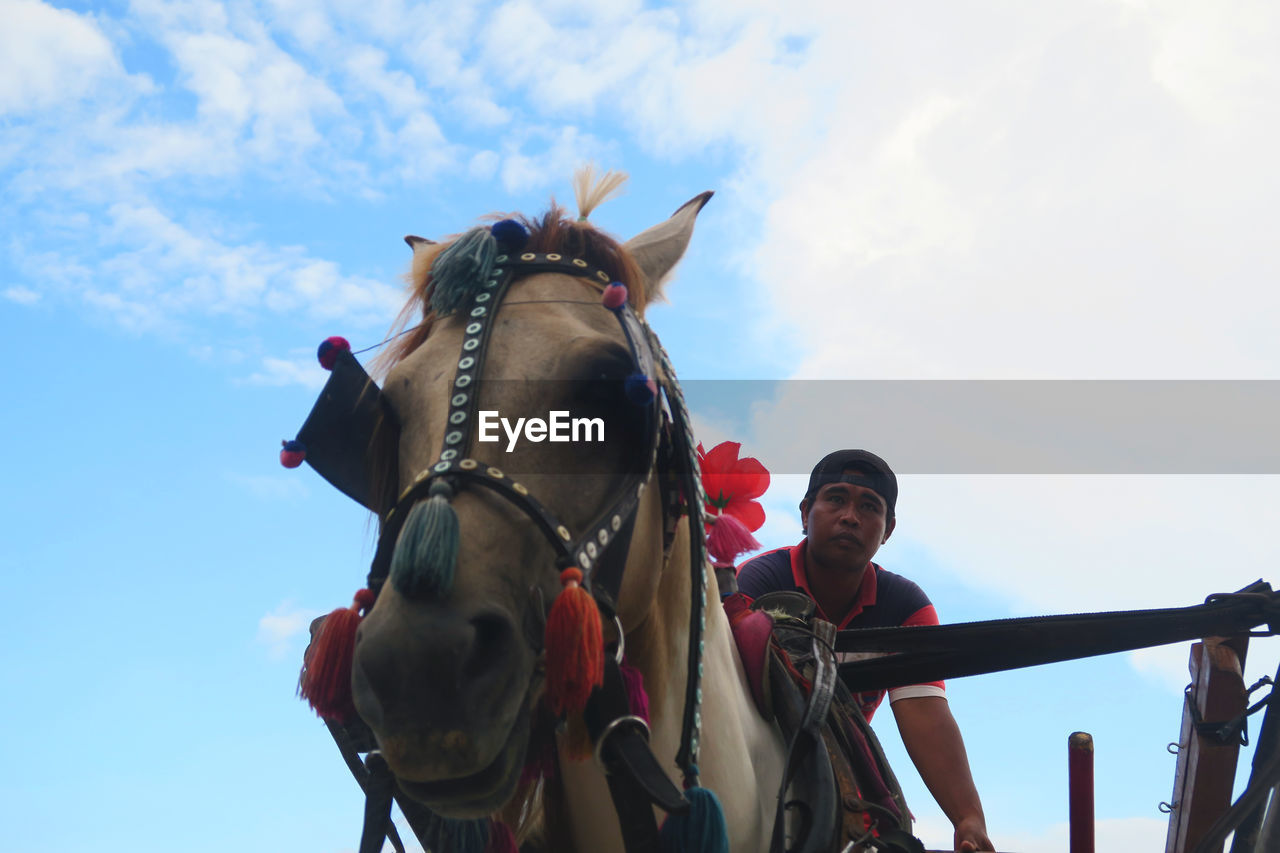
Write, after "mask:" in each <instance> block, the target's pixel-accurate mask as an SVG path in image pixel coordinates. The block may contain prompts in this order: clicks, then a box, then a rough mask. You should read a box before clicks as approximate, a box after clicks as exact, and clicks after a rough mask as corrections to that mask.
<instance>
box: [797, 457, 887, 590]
mask: <svg viewBox="0 0 1280 853" xmlns="http://www.w3.org/2000/svg"><path fill="white" fill-rule="evenodd" d="M844 473H846V474H859V473H861V472H859V471H856V470H853V469H848V470H846V471H845V472H844ZM800 514H801V517H802V519H803V520H804V523H805V525H806V527H807V530H808V536H809V544H808V550H809V555H810V556H811V557H812V558H813V559H814V560H816V561H817V562H818V563H819V564H821V565H823V566H825V567H828V568H835V569H842V570H845V571H850V572H854V571H858V570H859V569H861V568H863V567H864V566H866V565H867V563H869V562H870V561H871V558H872V557H874V556H875V554H876V551H877V550H879V548H880V546H881V545H882V544H884V542H885V541H886V540H887V539H888V538H889V534H890V533H892V532H893V527H894V522H895V520H894V519H890V518H889V517H888V506H887V505H886V504H885V502H884V498H882V497H880V495H878V494H877V493H876V492H874V491H872V490H871V489H868V488H866V487H864V486H855V485H853V484H852V483H827V484H826V485H825V486H823V487H822V488H821V489H819V490H818V493H817V494H816V495H814V496H813V500H812V501H802V502H801V503H800Z"/></svg>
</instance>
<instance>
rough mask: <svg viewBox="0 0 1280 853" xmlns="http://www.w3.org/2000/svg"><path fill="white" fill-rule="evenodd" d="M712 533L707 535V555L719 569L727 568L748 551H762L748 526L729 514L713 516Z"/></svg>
mask: <svg viewBox="0 0 1280 853" xmlns="http://www.w3.org/2000/svg"><path fill="white" fill-rule="evenodd" d="M711 520H712V522H713V523H712V525H711V532H710V533H708V534H707V553H709V554H710V555H711V559H712V560H713V561H714V562H715V565H716V567H717V568H727V567H729V566H732V565H733V564H734V561H735V560H737V559H738V557H740V556H742V555H743V554H745V553H747V552H748V551H757V550H759V549H760V543H759V542H757V541H756V538H755V537H754V536H752V535H751V531H750V530H748V529H747V526H746V525H745V524H743V523H742V522H741V521H739V520H738V519H736V518H734V517H733V516H732V515H729V514H728V513H724V514H722V515H717V516H713V518H712V519H711Z"/></svg>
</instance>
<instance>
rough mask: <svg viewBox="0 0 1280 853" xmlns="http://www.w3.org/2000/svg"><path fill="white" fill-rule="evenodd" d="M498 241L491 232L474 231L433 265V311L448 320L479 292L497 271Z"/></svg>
mask: <svg viewBox="0 0 1280 853" xmlns="http://www.w3.org/2000/svg"><path fill="white" fill-rule="evenodd" d="M497 253H498V241H497V240H495V239H493V234H491V233H490V232H489V229H488V228H472V229H471V230H470V231H468V232H467V233H466V234H463V235H462V236H461V237H459V238H458V239H457V240H454V241H453V242H452V243H450V244H449V246H448V248H446V249H445V250H444V251H442V252H441V253H440V255H439V256H438V257H437V258H436V259H435V261H434V262H433V263H432V264H431V310H432V311H435V312H436V315H437V316H439V317H448V316H449V315H450V314H452V313H453V312H454V311H457V310H458V309H459V308H461V307H462V306H463V305H464V304H465V303H466V301H467V300H468V299H470V298H471V297H472V296H474V295H475V294H476V292H477V291H479V289H480V286H481V284H482V283H483V282H484V280H485V279H487V278H488V277H489V272H490V270H492V269H493V258H494V256H495V255H496V254H497Z"/></svg>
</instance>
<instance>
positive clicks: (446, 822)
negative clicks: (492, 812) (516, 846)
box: [422, 812, 490, 853]
mask: <svg viewBox="0 0 1280 853" xmlns="http://www.w3.org/2000/svg"><path fill="white" fill-rule="evenodd" d="M429 814H430V817H429V818H428V819H427V825H426V827H425V832H424V833H423V834H424V836H425V837H424V838H423V839H422V840H423V842H424V843H425V844H426V845H427V849H428V850H430V851H431V853H436V851H440V853H444V851H449V853H485V850H486V848H488V846H489V832H490V830H489V818H487V817H486V818H477V819H475V820H453V819H451V818H447V817H440V815H438V814H435V813H434V812H431V813H429Z"/></svg>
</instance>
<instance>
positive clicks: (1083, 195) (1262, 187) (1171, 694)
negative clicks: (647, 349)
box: [0, 0, 1280, 853]
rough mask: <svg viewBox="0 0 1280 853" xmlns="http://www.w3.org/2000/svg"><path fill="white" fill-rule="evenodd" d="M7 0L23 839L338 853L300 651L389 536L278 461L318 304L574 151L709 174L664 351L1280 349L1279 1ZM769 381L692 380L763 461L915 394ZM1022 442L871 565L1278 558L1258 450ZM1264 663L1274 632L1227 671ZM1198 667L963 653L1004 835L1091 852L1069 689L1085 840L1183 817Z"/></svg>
mask: <svg viewBox="0 0 1280 853" xmlns="http://www.w3.org/2000/svg"><path fill="white" fill-rule="evenodd" d="M0 18H2V19H3V20H4V21H5V27H4V30H3V32H2V33H0V182H2V185H3V191H2V192H0V232H2V236H3V238H2V239H0V329H3V333H4V340H5V341H6V343H7V344H8V345H9V347H10V350H11V352H13V353H14V354H15V357H16V365H15V366H14V367H13V368H12V369H10V370H9V371H8V373H7V378H6V380H5V388H6V392H7V393H6V397H7V399H8V400H9V401H10V402H9V405H8V406H7V408H6V411H7V413H8V417H6V418H5V419H4V425H3V431H4V433H3V436H4V441H3V442H0V446H2V447H3V451H0V452H2V453H3V465H4V469H5V472H6V474H5V477H4V479H3V488H0V517H2V518H3V519H4V521H3V527H2V528H0V529H2V530H3V536H0V571H2V572H3V576H4V579H5V587H6V591H7V593H8V599H9V604H10V606H9V608H8V613H7V618H6V619H5V620H4V628H3V629H0V630H2V631H3V633H2V634H0V638H2V640H3V642H0V665H2V670H0V671H3V672H4V674H5V678H6V682H7V685H8V688H7V689H6V691H5V695H6V699H7V701H6V703H5V705H6V710H5V714H4V725H3V726H0V755H3V756H4V759H3V766H4V772H3V774H0V789H2V790H0V804H2V805H0V817H2V818H3V820H2V823H3V824H4V827H5V828H4V830H3V832H4V836H3V841H0V847H3V848H4V849H5V850H12V851H34V850H41V851H60V850H81V849H97V850H104V851H113V850H121V851H123V850H160V849H168V848H170V847H172V846H175V844H176V846H179V847H182V848H184V849H191V850H210V851H212V850H226V849H237V850H263V851H266V850H294V849H299V850H301V849H306V850H327V851H335V853H336V852H337V851H344V850H353V849H354V847H355V843H356V839H357V837H358V830H359V819H360V813H361V801H360V798H359V795H358V792H357V791H356V789H355V787H354V783H352V782H351V781H350V779H349V778H347V777H346V776H345V770H344V768H343V767H342V765H341V762H340V760H339V759H338V757H337V756H336V754H335V753H334V752H333V751H332V748H331V746H330V744H329V743H328V741H327V735H326V733H325V732H324V730H323V728H322V726H321V725H320V724H319V723H318V722H317V721H316V720H315V719H314V718H313V717H311V716H310V715H309V714H308V712H307V711H306V709H305V707H304V706H303V705H301V704H300V703H299V702H297V700H296V699H295V698H294V695H293V690H294V683H295V679H296V674H297V668H298V663H299V660H300V655H301V651H302V647H303V633H304V632H305V625H306V623H307V622H308V621H309V620H310V618H312V617H313V616H314V615H317V614H319V613H321V612H325V611H327V610H329V609H330V608H332V607H334V606H336V605H338V604H340V603H344V602H345V601H346V600H349V597H350V595H351V593H352V592H353V591H354V589H355V588H356V587H357V586H358V585H359V583H360V581H361V580H362V578H363V575H364V572H365V569H366V563H367V560H368V558H369V556H370V554H371V543H372V539H371V534H370V527H369V524H368V522H367V518H366V516H365V514H364V513H363V512H362V511H360V510H359V508H358V507H356V506H354V505H353V504H351V503H350V502H349V501H347V500H346V499H345V498H343V497H342V496H341V495H339V494H338V493H336V492H334V491H333V490H331V489H329V488H328V487H326V486H325V485H324V484H323V483H322V482H321V481H320V480H319V479H318V478H317V477H316V476H314V474H313V473H312V472H310V471H308V470H305V469H303V470H299V471H293V472H289V471H284V470H282V469H281V468H280V467H279V466H278V464H277V462H276V452H277V449H278V446H279V440H280V439H281V438H284V437H290V436H292V435H293V434H294V432H295V431H296V429H297V427H298V426H299V425H300V424H301V421H302V419H303V418H304V417H305V415H306V412H307V411H308V409H309V407H310V404H311V402H312V400H313V398H314V395H315V392H316V390H317V389H318V387H319V385H320V384H321V383H322V382H323V372H322V371H321V370H320V368H319V367H317V366H316V365H315V361H314V349H315V346H316V344H317V343H318V342H319V341H320V340H322V339H323V338H325V337H326V336H328V335H331V334H342V335H345V336H346V337H348V338H349V339H351V340H352V342H353V343H355V344H356V346H357V347H359V346H363V345H368V344H372V343H376V342H377V341H378V340H380V339H381V338H382V336H383V334H384V332H385V330H386V329H387V327H388V326H389V325H390V322H391V319H392V317H393V315H394V313H395V311H396V310H397V309H398V307H399V305H400V301H401V298H402V297H401V294H400V286H401V285H400V278H399V277H400V275H401V274H402V273H403V272H404V270H405V268H406V266H407V262H408V250H407V249H406V248H405V246H404V245H403V243H402V242H401V237H402V236H403V235H404V234H406V233H417V234H421V235H423V236H427V237H439V236H443V235H447V234H451V233H456V232H458V231H461V230H463V229H465V228H467V227H468V226H470V225H471V224H472V223H473V222H474V220H475V219H476V218H477V217H479V216H482V215H484V214H486V213H489V212H492V211H513V210H522V211H525V212H528V213H536V212H538V211H540V210H542V209H543V208H544V207H545V205H546V203H547V200H548V199H549V198H550V197H551V196H552V195H555V196H556V197H557V198H560V199H561V200H565V201H567V200H569V199H570V198H571V192H570V190H569V176H570V174H571V172H572V171H573V169H574V168H575V167H576V166H577V165H579V164H580V163H583V162H586V161H595V162H597V163H599V164H600V165H601V166H604V167H607V168H619V169H624V170H626V171H628V172H629V173H630V174H631V180H630V182H629V184H628V186H627V189H626V192H625V194H624V195H623V196H622V197H621V198H619V199H618V200H616V201H612V202H610V203H608V204H606V205H605V206H604V207H602V208H601V209H600V211H599V212H598V214H596V215H595V216H594V217H593V218H594V219H595V220H596V221H597V224H598V225H599V226H601V227H603V228H605V229H607V230H609V231H611V232H613V233H615V234H618V235H619V236H622V237H627V236H630V235H632V234H634V233H636V232H638V231H639V230H641V229H642V228H644V227H646V226H647V225H649V224H652V223H653V222H656V221H657V220H659V219H661V218H663V217H665V216H666V215H668V214H669V213H670V212H671V211H672V210H674V209H675V207H677V206H678V205H679V204H680V203H682V202H683V201H685V200H686V199H688V198H690V197H692V196H693V195H695V194H697V193H698V192H701V191H703V190H706V189H714V190H716V191H717V195H716V197H715V198H714V199H713V200H712V202H711V203H710V205H708V207H707V208H706V210H705V211H704V213H703V215H702V216H701V221H700V222H699V225H698V232H697V234H696V235H695V237H694V241H693V245H692V246H691V248H690V252H689V254H688V256H687V257H686V260H685V262H684V264H683V266H682V267H681V268H680V271H679V274H678V276H677V278H676V280H675V281H674V282H673V284H672V285H671V287H670V288H669V289H668V297H669V302H668V303H667V304H664V305H661V306H658V307H657V308H655V309H654V310H652V311H651V313H650V321H651V323H652V324H653V326H654V327H655V329H656V331H657V332H658V334H659V335H660V336H661V337H662V339H663V341H664V343H665V345H666V346H667V348H668V350H669V351H670V352H671V355H672V358H673V360H674V362H675V364H676V366H677V367H678V369H679V370H680V372H681V375H682V376H683V377H686V378H697V379H758V380H786V379H795V378H806V379H814V378H823V379H899V380H913V379H975V378H982V379H1025V380H1049V379H1277V378H1280V376H1278V374H1280V370H1277V364H1280V344H1278V343H1277V341H1276V338H1275V334H1274V317H1275V316H1276V311H1277V308H1280V304H1278V303H1280V290H1277V288H1276V287H1275V282H1276V280H1277V273H1278V272H1280V270H1278V269H1277V266H1278V264H1280V262H1278V261H1277V257H1276V254H1275V252H1274V235H1275V234H1276V233H1277V230H1278V228H1277V226H1280V222H1277V213H1276V207H1275V204H1274V199H1275V198H1276V197H1277V191H1278V190H1280V168H1278V167H1277V165H1276V163H1275V158H1274V156H1273V154H1274V150H1275V147H1276V138H1277V131H1278V130H1280V117H1278V115H1277V113H1276V111H1275V110H1274V104H1275V103H1276V102H1277V98H1278V97H1280V59H1277V58H1276V56H1275V52H1274V50H1273V49H1272V46H1273V45H1274V44H1275V43H1276V42H1277V37H1278V36H1280V32H1277V30H1280V20H1278V18H1280V14H1278V13H1277V11H1276V10H1275V9H1274V8H1273V7H1272V6H1271V5H1269V4H1262V3H1250V2H1220V3H1213V4H1208V3H1196V2H1144V0H1093V2H1086V3H1079V2H1069V3H1068V2H1046V3H1037V4H1006V3H998V2H981V1H980V0H974V2H967V3H918V4H891V5H886V4H873V3H838V4H837V3H822V2H803V0H798V1H797V2H792V3H788V4H786V5H785V8H780V7H779V4H773V3H768V2H741V0H734V2H730V0H688V2H676V3H667V4H644V3H640V2H630V0H617V2H592V3H586V2H578V0H547V2H543V3H539V4H533V3H529V2H523V0H508V2H491V3H466V4H458V3H425V4H415V3H407V2H401V0H364V2H359V3H356V2H350V0H327V1H326V2H303V1H302V0H266V2H215V0H184V2H169V3H166V2H159V0H139V2H133V3H124V2H120V3H62V4H50V3H44V2H39V0H0ZM776 387H777V388H779V389H784V388H785V384H780V385H778V386H776ZM754 402H755V403H756V405H755V406H754V407H753V408H750V409H749V410H747V413H746V414H745V415H742V416H728V415H726V414H725V412H724V411H722V410H718V409H716V408H714V407H712V408H709V409H707V410H705V411H701V412H699V413H698V414H699V423H700V427H701V429H702V433H703V435H704V436H705V437H706V439H707V442H708V443H711V442H713V441H715V440H719V439H720V438H734V439H736V440H740V441H742V442H743V443H744V445H745V450H746V452H749V453H750V452H756V453H757V454H758V455H760V456H761V458H762V459H763V460H764V461H765V462H766V464H770V465H771V467H773V468H774V470H775V471H778V472H779V473H780V474H784V473H794V471H783V470H782V469H781V468H779V463H776V462H771V459H770V458H769V457H770V453H772V452H773V449H774V448H779V447H783V446H786V445H787V444H789V443H790V444H796V443H804V444H805V446H814V447H824V448H825V447H826V446H828V445H830V446H835V445H857V444H859V443H862V442H861V438H860V436H861V435H865V434H867V432H868V430H867V429H866V428H865V427H861V428H860V426H859V423H860V422H862V423H864V424H865V423H866V422H867V420H868V419H874V420H875V421H876V422H877V423H881V422H883V421H885V420H890V421H891V419H892V416H893V413H892V412H875V413H868V412H865V411H861V410H857V409H856V408H855V409H852V410H846V408H845V407H844V406H836V405H833V407H832V408H831V409H830V410H829V411H824V412H801V413H797V412H796V411H794V410H793V409H791V408H789V407H788V406H787V405H786V403H787V398H786V394H785V391H779V393H777V394H776V395H762V397H761V399H759V400H757V401H754ZM1194 405H1195V401H1194V400H1189V401H1188V406H1189V407H1194ZM1221 417H1222V418H1224V419H1230V418H1231V417H1232V413H1231V412H1223V413H1221ZM1136 440H1141V437H1140V436H1139V437H1138V438H1137V439H1136ZM873 449H874V448H873ZM1188 452H1189V453H1194V448H1189V450H1188ZM890 461H891V462H892V461H893V460H890ZM1271 470H1274V468H1272V469H1271ZM1034 473H1035V472H1028V473H1027V474H1025V475H1020V476H1017V475H1015V476H1008V475H1002V476H996V475H994V474H991V475H982V474H981V473H979V474H978V475H975V476H972V477H955V476H930V475H928V474H927V473H922V474H919V475H912V476H909V477H904V478H903V486H902V499H901V501H900V504H899V516H900V519H901V521H900V525H899V529H898V532H897V533H896V534H895V536H894V537H893V539H892V540H891V542H890V543H889V545H888V546H886V548H885V549H884V550H882V552H881V558H882V562H883V563H884V564H885V565H886V566H888V567H889V568H893V569H895V570H898V571H901V572H902V573H904V574H907V575H908V576H910V577H912V578H914V579H916V580H917V581H919V582H920V583H921V584H922V585H923V586H924V587H925V589H926V590H927V591H928V592H929V593H930V594H931V596H932V597H933V599H934V601H935V603H936V604H937V605H938V609H939V610H940V612H941V613H942V615H943V618H944V620H963V619H980V618H997V617H1005V616H1011V615H1032V614H1038V613H1049V612H1065V611H1085V610H1104V609H1117V608H1125V607H1142V606H1176V605H1184V604H1191V603H1195V602H1197V601H1199V600H1201V599H1203V597H1204V596H1205V595H1207V594H1209V593H1211V592H1217V591H1222V590H1226V589H1235V588H1238V587H1241V586H1243V585H1245V584H1247V583H1248V582H1250V581H1252V580H1254V579H1256V578H1258V577H1266V576H1268V573H1269V572H1270V571H1271V566H1273V565H1275V562H1276V561H1275V558H1276V555H1277V554H1276V548H1275V546H1274V542H1273V540H1272V538H1271V536H1270V533H1269V532H1270V531H1273V530H1275V529H1277V527H1278V526H1280V483H1277V482H1276V480H1275V478H1274V477H1269V476H1261V475H1259V476H1247V475H1238V476H1230V477H1228V476H1202V477H1189V476H1174V475H1168V474H1166V475H1163V476H1143V477H1138V476H1129V477H1120V476H1067V475H1063V476H1057V477H1045V476H1035V475H1034ZM802 491H803V485H802V482H801V479H800V478H796V477H794V476H791V477H788V476H779V477H777V478H776V481H775V485H774V487H773V489H772V490H771V492H770V494H769V496H768V499H767V503H766V506H767V509H768V510H769V513H770V519H769V522H768V524H767V526H766V527H765V529H764V532H763V534H762V535H761V539H762V541H765V542H766V543H767V544H768V545H770V546H772V545H776V544H784V543H789V542H793V541H795V540H797V539H798V538H799V529H798V528H799V525H798V521H797V519H796V517H795V516H796V513H795V511H794V505H795V503H796V502H797V501H798V499H799V497H800V495H801V493H802ZM1268 579H1270V580H1273V581H1274V580H1275V578H1274V576H1272V577H1270V578H1268ZM1276 658H1277V655H1276V653H1275V650H1274V649H1272V648H1270V646H1269V645H1268V644H1267V643H1266V642H1262V641H1259V642H1256V643H1255V647H1254V650H1253V654H1252V656H1251V660H1250V666H1249V670H1248V673H1247V675H1248V676H1249V678H1250V679H1253V678H1256V677H1258V676H1259V675H1262V674H1268V673H1271V672H1274V669H1275V661H1276ZM1185 666H1186V648H1185V647H1176V648H1171V649H1162V650H1156V651H1153V652H1147V653H1141V654H1137V655H1121V656H1114V657H1111V658H1107V659H1100V660H1095V661H1088V662H1079V663H1072V664H1062V665H1058V666H1054V667H1049V668H1044V669H1041V670H1035V671H1025V672H1019V673H1009V674H1002V675H997V676H989V677H981V678H973V679H967V680H960V681H956V682H954V683H952V684H951V685H950V686H949V690H950V694H951V700H952V706H953V710H954V712H955V714H956V716H957V718H958V719H959V720H960V722H961V726H962V729H963V731H964V732H965V735H966V738H967V741H968V744H969V750H970V754H971V756H972V759H973V765H974V771H975V776H976V777H977V780H978V784H979V788H980V790H981V792H982V794H983V798H984V801H985V804H986V808H987V814H988V823H989V826H990V829H991V834H992V837H993V838H994V839H995V840H996V842H997V844H999V845H1001V846H1002V847H1007V848H1008V849H1011V850H1019V851H1025V853H1035V852H1036V851H1055V850H1063V849H1065V847H1066V830H1065V819H1066V780H1065V768H1066V746H1065V744H1066V738H1067V735H1068V734H1069V733H1070V732H1071V731H1074V730H1077V729H1081V730H1085V731H1090V732H1092V733H1093V734H1094V737H1095V740H1096V742H1097V759H1096V761H1097V772H1098V815H1099V819H1100V822H1099V850H1100V851H1116V853H1118V851H1121V850H1133V849H1158V848H1159V845H1161V844H1163V838H1164V819H1163V816H1162V815H1161V814H1160V813H1159V812H1158V811H1157V809H1156V806H1157V804H1158V803H1159V802H1160V801H1161V800H1167V799H1168V798H1169V794H1170V791H1171V786H1172V774H1173V767H1174V759H1173V757H1172V756H1171V755H1169V754H1168V753H1167V752H1165V745H1166V744H1167V743H1168V742H1170V741H1172V740H1174V739H1175V738H1176V736H1177V732H1178V722H1179V713H1180V701H1181V687H1182V684H1183V683H1185V680H1186V675H1185V673H1186V668H1185ZM878 728H879V731H880V733H881V735H882V737H884V739H885V740H886V742H888V743H889V744H890V747H891V749H892V750H894V752H893V755H894V756H895V757H896V758H897V760H896V761H895V766H896V767H898V769H899V775H900V776H902V777H903V778H904V781H905V782H907V784H908V797H909V800H910V801H911V802H912V804H913V808H914V810H915V811H916V813H917V816H918V817H919V818H920V824H919V827H918V832H919V833H920V834H921V835H922V837H923V838H924V839H925V841H926V842H927V843H928V844H929V845H930V846H944V845H945V844H947V843H948V840H949V831H948V829H947V828H946V826H945V823H944V821H943V819H942V818H941V815H940V813H939V812H938V810H937V809H936V807H935V806H934V805H933V804H932V801H931V800H930V799H929V797H928V795H927V793H925V792H924V791H923V789H922V788H921V787H920V785H919V783H918V782H916V781H915V780H914V774H913V773H912V770H911V767H910V764H909V762H908V761H907V760H906V758H905V757H904V756H903V754H902V752H901V749H900V747H898V746H896V745H894V744H895V743H896V734H894V732H893V728H892V726H891V725H889V724H888V715H886V716H885V718H884V719H883V720H881V721H880V723H879V727H878ZM1247 760H1248V753H1246V755H1245V756H1244V757H1243V759H1242V763H1247ZM144 827H145V828H144Z"/></svg>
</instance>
